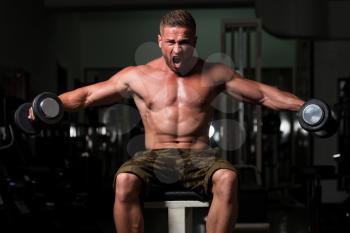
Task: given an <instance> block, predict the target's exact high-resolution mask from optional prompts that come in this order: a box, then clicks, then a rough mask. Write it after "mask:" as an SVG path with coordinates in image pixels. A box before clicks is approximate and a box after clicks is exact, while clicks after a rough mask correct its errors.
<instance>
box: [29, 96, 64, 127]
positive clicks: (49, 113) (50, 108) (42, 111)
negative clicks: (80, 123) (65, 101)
mask: <svg viewBox="0 0 350 233" xmlns="http://www.w3.org/2000/svg"><path fill="white" fill-rule="evenodd" d="M33 112H34V115H35V117H37V118H39V120H40V121H41V122H43V123H44V124H49V125H51V124H56V123H58V122H59V121H60V120H61V119H62V117H63V114H64V110H63V105H62V102H61V100H60V99H59V98H58V97H57V95H55V94H53V93H51V92H43V93H41V94H39V95H37V96H36V97H35V98H34V100H33Z"/></svg>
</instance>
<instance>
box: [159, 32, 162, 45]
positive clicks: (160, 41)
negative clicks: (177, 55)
mask: <svg viewBox="0 0 350 233" xmlns="http://www.w3.org/2000/svg"><path fill="white" fill-rule="evenodd" d="M158 46H159V48H162V36H161V35H160V34H158Z"/></svg>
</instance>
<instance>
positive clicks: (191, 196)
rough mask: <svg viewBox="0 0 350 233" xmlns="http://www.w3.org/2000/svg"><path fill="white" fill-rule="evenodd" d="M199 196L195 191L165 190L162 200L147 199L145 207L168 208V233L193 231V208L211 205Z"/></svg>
mask: <svg viewBox="0 0 350 233" xmlns="http://www.w3.org/2000/svg"><path fill="white" fill-rule="evenodd" d="M198 197H199V196H198V195H197V194H195V193H194V192H186V191H175V192H165V193H164V198H162V200H160V201H158V200H156V201H153V200H151V201H146V202H145V203H144V208H167V209H168V230H169V231H168V233H192V214H193V208H198V207H209V202H205V201H201V200H200V198H198Z"/></svg>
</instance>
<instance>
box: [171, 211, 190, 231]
mask: <svg viewBox="0 0 350 233" xmlns="http://www.w3.org/2000/svg"><path fill="white" fill-rule="evenodd" d="M168 224H169V233H192V208H186V207H181V208H171V207H170V208H168Z"/></svg>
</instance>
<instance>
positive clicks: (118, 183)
mask: <svg viewBox="0 0 350 233" xmlns="http://www.w3.org/2000/svg"><path fill="white" fill-rule="evenodd" d="M141 186H142V185H141V180H140V178H139V177H137V176H136V175H134V174H131V173H120V174H118V175H117V177H116V180H115V198H116V200H118V201H120V202H130V201H134V200H136V199H138V198H139V195H140V192H141Z"/></svg>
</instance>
